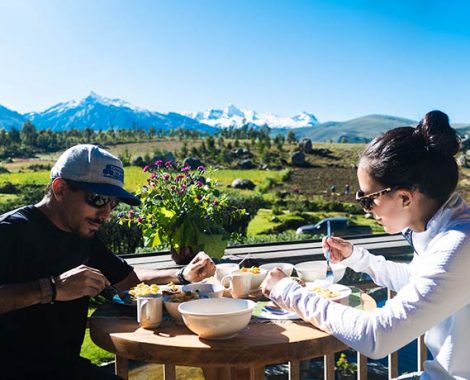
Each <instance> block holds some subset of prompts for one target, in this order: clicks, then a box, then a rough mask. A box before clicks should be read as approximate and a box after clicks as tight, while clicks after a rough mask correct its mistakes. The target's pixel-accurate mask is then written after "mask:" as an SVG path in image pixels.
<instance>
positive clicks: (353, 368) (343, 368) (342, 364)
mask: <svg viewBox="0 0 470 380" xmlns="http://www.w3.org/2000/svg"><path fill="white" fill-rule="evenodd" d="M336 368H337V369H338V370H339V373H340V374H341V376H342V378H345V377H346V376H347V378H350V377H353V376H355V374H356V372H357V364H356V363H350V362H349V361H348V358H347V357H346V354H345V353H344V352H342V353H341V355H340V356H339V359H338V360H337V361H336Z"/></svg>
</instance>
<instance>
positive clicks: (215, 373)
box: [202, 367, 232, 380]
mask: <svg viewBox="0 0 470 380" xmlns="http://www.w3.org/2000/svg"><path fill="white" fill-rule="evenodd" d="M202 371H203V373H204V379H205V380H220V379H224V380H225V379H226V380H231V378H232V375H231V370H230V367H202Z"/></svg>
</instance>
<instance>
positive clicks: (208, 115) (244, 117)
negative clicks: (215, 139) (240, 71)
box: [185, 104, 318, 128]
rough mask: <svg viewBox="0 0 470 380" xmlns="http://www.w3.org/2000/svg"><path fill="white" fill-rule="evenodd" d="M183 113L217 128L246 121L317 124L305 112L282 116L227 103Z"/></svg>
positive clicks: (273, 124) (291, 125)
mask: <svg viewBox="0 0 470 380" xmlns="http://www.w3.org/2000/svg"><path fill="white" fill-rule="evenodd" d="M185 115H186V116H188V117H190V118H192V119H194V120H197V121H199V122H200V123H204V124H207V125H211V126H213V127H219V128H227V127H236V128H238V127H241V126H242V125H244V124H247V123H248V124H251V125H255V126H258V127H261V126H264V125H267V126H268V127H270V128H302V127H313V126H315V125H317V124H318V120H317V118H316V117H315V116H314V115H312V114H310V113H307V112H302V113H301V114H299V115H295V116H293V117H282V116H277V115H274V114H272V113H258V112H256V111H248V110H241V109H239V108H237V107H235V106H234V105H233V104H229V105H228V106H227V107H225V108H224V109H210V110H207V111H203V112H189V113H186V114H185Z"/></svg>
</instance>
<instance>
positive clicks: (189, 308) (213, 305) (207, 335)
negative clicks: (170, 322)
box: [178, 298, 256, 340]
mask: <svg viewBox="0 0 470 380" xmlns="http://www.w3.org/2000/svg"><path fill="white" fill-rule="evenodd" d="M255 305H256V304H255V303H254V302H253V301H251V300H245V299H234V298H233V299H232V298H208V299H203V300H195V301H189V302H185V303H182V304H181V305H179V307H178V310H179V312H180V313H181V315H182V316H183V321H184V323H185V324H186V326H187V327H188V328H189V329H190V330H191V331H192V332H194V333H196V334H197V335H199V337H201V338H204V339H216V340H221V339H229V338H232V337H234V336H235V335H237V334H238V332H239V331H240V330H242V329H244V328H245V327H246V325H248V322H250V318H251V312H252V311H253V308H254V307H255Z"/></svg>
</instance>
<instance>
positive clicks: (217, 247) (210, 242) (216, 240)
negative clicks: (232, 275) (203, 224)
mask: <svg viewBox="0 0 470 380" xmlns="http://www.w3.org/2000/svg"><path fill="white" fill-rule="evenodd" d="M198 243H199V244H200V245H201V246H202V249H203V251H204V252H206V253H207V254H208V255H209V256H211V257H214V258H217V259H220V258H221V257H222V256H223V255H224V252H225V248H227V240H225V239H224V237H223V235H221V234H219V235H207V234H205V233H203V232H200V233H199V234H198Z"/></svg>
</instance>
